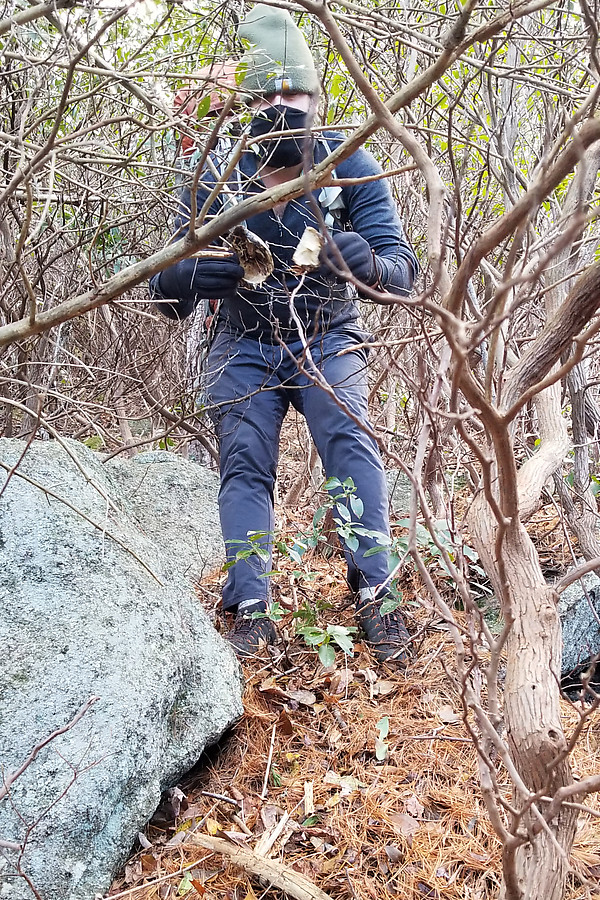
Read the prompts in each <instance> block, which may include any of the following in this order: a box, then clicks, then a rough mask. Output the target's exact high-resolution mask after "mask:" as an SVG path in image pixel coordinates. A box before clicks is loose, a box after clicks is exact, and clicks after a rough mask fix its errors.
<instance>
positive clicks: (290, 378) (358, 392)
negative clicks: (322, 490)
mask: <svg viewBox="0 0 600 900" xmlns="http://www.w3.org/2000/svg"><path fill="white" fill-rule="evenodd" d="M362 337H363V335H362V333H361V332H358V331H356V330H353V331H351V330H340V331H331V332H328V333H327V334H325V335H320V336H319V338H318V340H315V341H314V342H313V343H312V344H311V353H312V357H313V360H314V363H315V364H316V366H317V368H318V369H319V371H320V372H321V373H322V374H323V375H324V377H325V379H326V380H327V382H328V383H329V384H330V385H331V387H332V388H333V391H334V393H335V397H336V398H339V400H340V401H341V402H342V403H343V404H344V405H345V406H346V407H347V408H348V409H349V410H350V411H351V412H352V413H353V415H354V416H356V417H357V419H358V420H359V421H360V422H364V423H367V422H368V417H367V416H368V413H367V396H368V391H367V372H366V366H367V358H366V352H365V350H364V348H361V347H360V346H359V344H360V342H361V339H362ZM287 346H288V350H289V351H290V352H291V353H292V354H293V356H294V357H295V358H297V359H302V358H303V348H302V345H301V343H300V342H297V343H296V342H290V343H288V345H287ZM352 347H354V348H355V349H354V350H352V349H351V348H352ZM348 349H350V351H351V352H346V353H344V355H342V356H338V355H337V354H338V353H339V351H340V350H348ZM306 365H307V370H308V373H309V374H310V364H308V363H307V364H306ZM309 374H308V375H307V374H304V373H302V372H301V371H299V370H298V365H297V364H296V362H295V361H294V359H291V358H290V356H289V353H288V352H286V350H285V349H284V348H283V347H281V346H280V345H278V344H267V343H262V342H261V341H257V340H254V339H252V338H247V337H241V338H240V337H237V336H234V335H232V334H230V333H229V332H228V331H221V332H219V333H218V334H217V336H216V337H215V340H214V342H213V344H212V347H211V349H210V353H209V356H208V362H207V389H206V396H207V401H208V403H209V409H210V415H211V417H212V419H213V421H214V423H215V426H216V430H217V435H218V438H219V446H220V460H221V463H220V465H221V488H220V492H219V510H220V516H221V527H222V530H223V538H224V541H225V546H226V548H227V557H228V559H234V558H235V556H236V553H237V552H238V551H239V550H241V549H244V548H245V547H247V546H248V543H247V542H248V532H252V531H253V532H272V531H273V529H274V524H275V523H274V513H273V493H274V487H275V478H276V472H277V461H278V456H279V436H280V431H281V426H282V423H283V419H284V417H285V414H286V412H287V410H288V408H289V406H290V403H291V404H292V405H293V406H294V407H295V408H296V409H297V410H298V411H299V412H300V413H302V415H304V417H305V418H306V422H307V424H308V427H309V430H310V433H311V435H312V437H313V440H314V442H315V445H316V447H317V450H318V452H319V455H320V457H321V461H322V463H323V466H324V469H325V472H326V476H327V478H333V477H337V478H338V479H339V480H340V481H341V482H343V481H345V479H347V478H348V477H350V478H352V480H353V482H354V484H355V486H356V494H355V496H357V497H359V498H360V499H361V500H362V501H363V504H364V512H363V514H362V516H361V518H360V520H359V521H360V524H361V525H363V526H364V527H365V528H368V529H372V530H375V531H378V532H382V533H383V534H386V535H388V534H389V521H388V496H387V488H386V481H385V475H384V471H383V465H382V462H381V457H380V455H379V449H378V447H377V444H376V443H375V441H374V440H373V439H372V438H371V437H369V436H368V435H367V434H366V433H365V431H364V430H363V429H362V428H361V427H360V425H359V424H357V423H356V422H354V421H353V420H352V418H350V417H349V416H348V414H347V413H346V411H344V410H342V409H340V407H339V406H338V405H337V403H336V401H335V400H334V399H333V398H332V397H331V396H329V395H328V393H327V392H326V391H325V390H324V389H323V388H322V387H320V386H318V385H315V384H314V383H313V382H312V381H311V379H310V377H309ZM335 493H339V491H336V492H335ZM353 519H354V520H355V521H356V517H355V516H353ZM357 537H358V539H359V546H358V549H356V550H355V551H351V550H350V549H349V548H348V547H346V548H345V556H346V560H347V563H348V581H349V584H350V586H351V587H352V588H353V589H358V588H362V587H372V586H375V585H378V584H381V582H383V581H384V580H385V579H386V577H387V575H388V554H387V553H386V552H385V551H384V552H380V553H375V554H373V555H370V556H366V557H365V552H366V551H367V550H368V549H369V548H371V547H373V546H377V541H376V540H374V539H373V538H367V537H364V536H358V535H357ZM269 543H270V542H269V541H266V545H267V548H268V545H269ZM270 569H271V565H270V563H268V562H266V561H264V560H260V559H259V558H258V557H257V556H256V555H254V556H251V557H249V558H248V559H247V560H240V561H238V562H236V563H235V565H233V566H231V568H230V569H229V571H228V578H227V584H226V586H225V588H224V591H223V606H224V608H225V609H229V610H233V609H235V607H236V606H237V605H238V603H240V602H242V601H243V600H251V599H252V600H253V599H263V600H266V599H268V593H269V585H268V578H265V577H264V574H265V573H266V572H269V571H270ZM261 576H263V577H261Z"/></svg>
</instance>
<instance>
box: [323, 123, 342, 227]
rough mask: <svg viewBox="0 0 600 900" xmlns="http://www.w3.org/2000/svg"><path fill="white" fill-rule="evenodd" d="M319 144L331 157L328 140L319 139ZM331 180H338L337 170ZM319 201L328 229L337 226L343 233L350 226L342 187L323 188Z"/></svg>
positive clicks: (332, 185)
mask: <svg viewBox="0 0 600 900" xmlns="http://www.w3.org/2000/svg"><path fill="white" fill-rule="evenodd" d="M317 142H318V143H319V144H320V146H321V147H323V149H324V150H325V155H326V156H329V154H330V153H331V146H330V144H329V141H328V140H327V138H323V137H319V138H317ZM331 178H332V181H335V180H336V178H337V174H336V170H335V169H333V171H332V173H331ZM318 200H319V203H320V204H321V206H322V207H323V209H324V210H325V216H324V219H325V224H326V225H327V227H328V228H333V227H334V226H335V225H337V226H338V227H339V228H341V229H342V231H345V230H346V228H347V226H348V221H349V220H348V211H347V208H346V201H345V199H344V192H343V188H342V187H341V185H339V184H330V185H328V186H327V187H324V188H321V190H320V192H319V196H318ZM344 213H345V214H344Z"/></svg>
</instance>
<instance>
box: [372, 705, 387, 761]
mask: <svg viewBox="0 0 600 900" xmlns="http://www.w3.org/2000/svg"><path fill="white" fill-rule="evenodd" d="M375 727H376V728H377V737H376V738H375V758H376V759H377V760H379V762H383V760H384V759H387V755H388V750H389V745H388V743H387V741H386V737H387V736H388V734H389V733H390V720H389V719H388V717H387V716H384V717H383V718H382V719H380V720H379V722H378V723H377V725H376V726H375Z"/></svg>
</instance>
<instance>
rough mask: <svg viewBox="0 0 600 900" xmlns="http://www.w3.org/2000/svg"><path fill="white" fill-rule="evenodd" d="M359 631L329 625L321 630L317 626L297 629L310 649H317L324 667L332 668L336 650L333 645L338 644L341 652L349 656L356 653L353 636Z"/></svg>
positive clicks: (351, 627)
mask: <svg viewBox="0 0 600 900" xmlns="http://www.w3.org/2000/svg"><path fill="white" fill-rule="evenodd" d="M356 631H357V629H356V628H355V627H354V626H353V625H351V626H349V627H346V626H344V625H328V626H327V627H326V628H319V626H317V625H302V626H301V627H300V628H296V633H297V634H301V635H302V637H303V638H304V640H305V641H306V643H307V644H308V646H309V647H315V648H316V650H317V653H318V654H319V659H320V660H321V662H322V664H323V665H324V666H332V665H333V663H334V662H335V648H334V646H333V644H337V646H338V647H339V648H340V650H343V651H344V653H346V654H347V655H348V656H352V654H353V653H354V641H353V639H352V634H353V633H354V632H356Z"/></svg>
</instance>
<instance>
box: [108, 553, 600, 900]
mask: <svg viewBox="0 0 600 900" xmlns="http://www.w3.org/2000/svg"><path fill="white" fill-rule="evenodd" d="M342 562H343V561H342V560H341V559H337V560H335V559H334V560H332V559H329V560H325V559H317V558H315V559H313V560H311V566H312V569H313V570H316V571H317V577H315V578H314V579H313V580H312V581H311V582H310V583H307V584H304V585H303V586H302V595H303V596H302V598H301V599H302V600H308V601H310V600H311V598H317V597H320V596H323V595H324V594H325V595H326V596H327V599H328V601H329V604H330V606H331V608H330V609H327V610H325V611H323V612H322V614H321V615H322V617H323V620H324V621H326V622H328V623H330V624H334V625H339V624H342V625H345V626H351V625H352V624H353V618H352V606H351V603H350V602H349V597H348V595H347V593H346V591H345V589H344V587H343V585H344V578H343V570H342ZM332 566H337V567H338V572H337V578H332V576H331V571H332ZM221 577H222V576H221V575H220V573H217V574H215V575H214V576H213V577H212V579H211V578H209V579H207V581H206V585H205V586H204V587H205V591H206V593H205V595H204V594H203V589H202V587H201V588H200V592H201V596H203V595H204V596H205V598H207V600H208V598H214V597H215V595H216V594H217V593H218V587H219V582H220V579H221ZM413 577H414V576H410V575H408V576H407V579H408V580H409V582H410V579H411V578H413ZM418 589H419V585H418V584H410V583H408V584H407V585H403V590H404V596H405V597H407V596H410V595H411V591H412V593H413V595H414V593H416V591H417V590H418ZM298 593H299V592H298ZM210 602H211V603H214V599H212V600H210ZM457 615H459V614H457ZM411 616H412V618H413V620H412V621H411V622H410V625H411V626H412V630H413V631H414V632H416V631H418V632H419V633H420V634H421V635H422V636H421V638H420V639H419V646H418V647H417V652H416V654H415V657H414V659H413V660H412V662H411V663H410V664H409V666H408V668H407V669H406V670H401V669H398V670H396V669H393V668H391V667H388V666H380V667H378V666H377V664H376V663H375V662H374V660H373V658H372V657H371V656H370V654H369V652H368V649H367V648H366V647H365V646H364V645H362V644H361V643H360V642H357V643H355V651H354V655H353V656H352V657H345V656H344V654H343V653H341V652H340V651H338V652H337V653H336V654H335V662H334V664H333V665H331V666H327V667H324V666H323V665H322V664H321V662H320V661H319V658H318V656H317V654H316V653H315V652H314V651H311V650H309V649H308V648H307V646H306V644H305V643H304V642H303V641H302V639H301V638H300V637H298V636H294V632H293V627H292V624H291V621H290V622H288V621H286V618H285V617H284V619H283V620H282V622H281V623H279V626H278V627H279V630H280V632H281V631H284V633H285V634H286V635H287V637H288V640H287V641H286V642H285V645H281V644H280V645H278V646H276V647H275V648H271V651H270V653H269V655H265V657H264V658H263V659H260V660H256V661H249V662H247V663H245V664H244V672H245V676H246V690H245V695H244V708H245V713H244V717H243V719H242V720H241V721H240V722H239V723H238V724H237V726H236V727H235V728H234V729H233V730H232V732H231V733H230V734H229V735H228V736H227V737H226V738H225V740H224V741H222V743H221V745H220V746H219V747H218V748H211V749H209V750H208V751H207V753H205V754H204V756H203V758H202V759H201V760H200V762H199V765H198V766H197V767H196V769H195V770H193V771H192V772H191V773H190V774H189V776H188V777H187V779H186V780H185V782H184V783H182V784H181V785H179V786H178V788H177V789H175V792H171V793H170V795H168V796H167V798H166V805H167V809H168V815H162V816H160V815H159V816H157V817H155V818H153V819H152V820H151V822H150V823H149V824H148V826H147V828H146V829H145V832H144V833H143V834H140V839H139V844H140V848H141V849H140V850H139V852H137V853H135V854H134V855H133V856H132V858H131V859H130V860H129V862H128V863H127V864H126V866H125V869H124V871H123V873H122V874H121V876H120V877H119V878H117V879H115V881H114V883H113V885H112V888H111V890H110V892H109V894H107V895H106V896H107V897H114V898H119V897H127V898H128V900H156V898H158V900H163V898H178V897H187V898H188V900H196V898H198V897H202V898H204V900H216V898H227V900H258V898H262V897H263V896H265V895H266V896H267V897H269V898H281V900H283V898H284V897H285V896H286V895H285V894H284V893H283V892H282V891H281V890H279V889H276V888H269V887H268V885H265V884H262V883H261V881H260V880H259V879H258V878H257V877H256V876H253V875H249V874H248V873H247V872H246V871H244V870H243V869H241V868H239V867H236V866H235V865H233V864H232V863H230V862H229V861H228V860H227V859H226V858H225V857H224V856H220V855H219V854H217V853H214V852H211V851H210V850H205V849H202V848H199V847H192V846H190V845H189V844H186V840H187V838H188V835H192V834H194V833H202V834H206V835H216V836H218V837H227V839H228V840H229V841H233V842H235V843H237V844H239V845H240V846H245V847H248V848H251V849H252V850H254V851H255V852H256V851H257V850H258V852H259V853H264V854H265V856H266V857H268V858H271V859H275V860H278V861H280V862H281V863H282V864H285V865H287V866H291V867H292V868H293V869H294V870H295V871H296V872H298V873H300V874H301V875H304V876H305V877H306V878H308V879H309V880H310V881H311V882H313V883H314V884H315V885H317V886H318V888H320V889H321V890H322V891H325V892H326V893H327V894H328V895H329V896H330V897H331V898H334V900H392V898H396V900H397V898H401V900H422V898H438V900H465V898H466V900H492V898H497V897H498V895H499V887H500V872H501V846H500V843H499V841H498V839H497V838H496V836H495V834H494V832H493V829H492V827H491V824H490V822H489V819H488V817H487V813H486V810H485V806H484V804H483V801H482V799H481V794H480V789H479V781H478V771H477V761H476V754H475V751H474V748H473V745H472V743H471V741H470V739H469V738H468V735H467V733H466V731H465V728H464V724H463V722H462V717H461V714H460V713H459V712H458V711H459V710H461V704H460V700H459V697H458V696H457V694H456V692H455V690H454V688H453V685H452V684H451V681H450V679H449V678H448V676H447V674H446V672H447V671H452V665H453V646H452V643H451V641H450V637H449V635H448V633H447V631H445V630H443V629H442V630H440V629H438V628H437V627H431V626H432V625H434V624H435V623H433V622H432V621H431V618H432V613H431V611H429V612H427V611H426V610H424V609H423V608H415V610H414V611H412V612H411ZM289 617H290V619H291V613H290V615H289ZM428 617H429V620H428ZM563 714H564V724H565V729H566V731H567V733H571V731H572V730H573V728H574V727H575V724H576V722H577V714H576V712H575V711H574V709H573V708H572V706H570V704H568V703H567V702H564V703H563ZM596 724H597V715H596V717H595V718H593V719H591V720H590V721H589V722H588V727H587V730H586V733H585V735H584V736H583V738H582V739H581V740H580V742H579V744H578V746H577V747H576V749H575V751H574V753H573V755H572V762H573V768H574V770H575V772H576V773H578V774H579V773H581V774H584V773H585V774H590V773H592V772H600V738H599V735H598V730H597V727H596V728H594V727H593V726H594V725H596ZM274 726H275V742H274V747H273V755H272V763H271V769H270V773H269V778H268V783H267V788H266V796H265V799H261V792H262V790H263V780H264V778H265V770H266V761H267V757H268V755H269V750H270V745H271V739H272V735H273V727H274ZM384 748H385V753H384V752H383V751H384ZM498 779H499V783H500V787H501V789H502V791H503V793H504V795H505V797H506V798H507V799H509V798H510V784H509V781H508V777H507V776H506V774H505V773H504V771H503V769H502V768H501V767H500V766H498ZM161 808H162V805H161ZM159 812H160V810H159ZM169 816H170V817H171V818H169ZM572 863H573V871H572V873H571V875H570V877H569V883H568V886H567V891H566V894H565V900H583V898H587V897H590V898H591V897H595V896H598V893H597V888H596V887H595V885H597V881H598V873H599V872H600V820H599V819H594V818H592V817H591V816H582V817H580V823H579V828H578V832H577V835H576V838H575V845H574V851H573V854H572Z"/></svg>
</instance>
